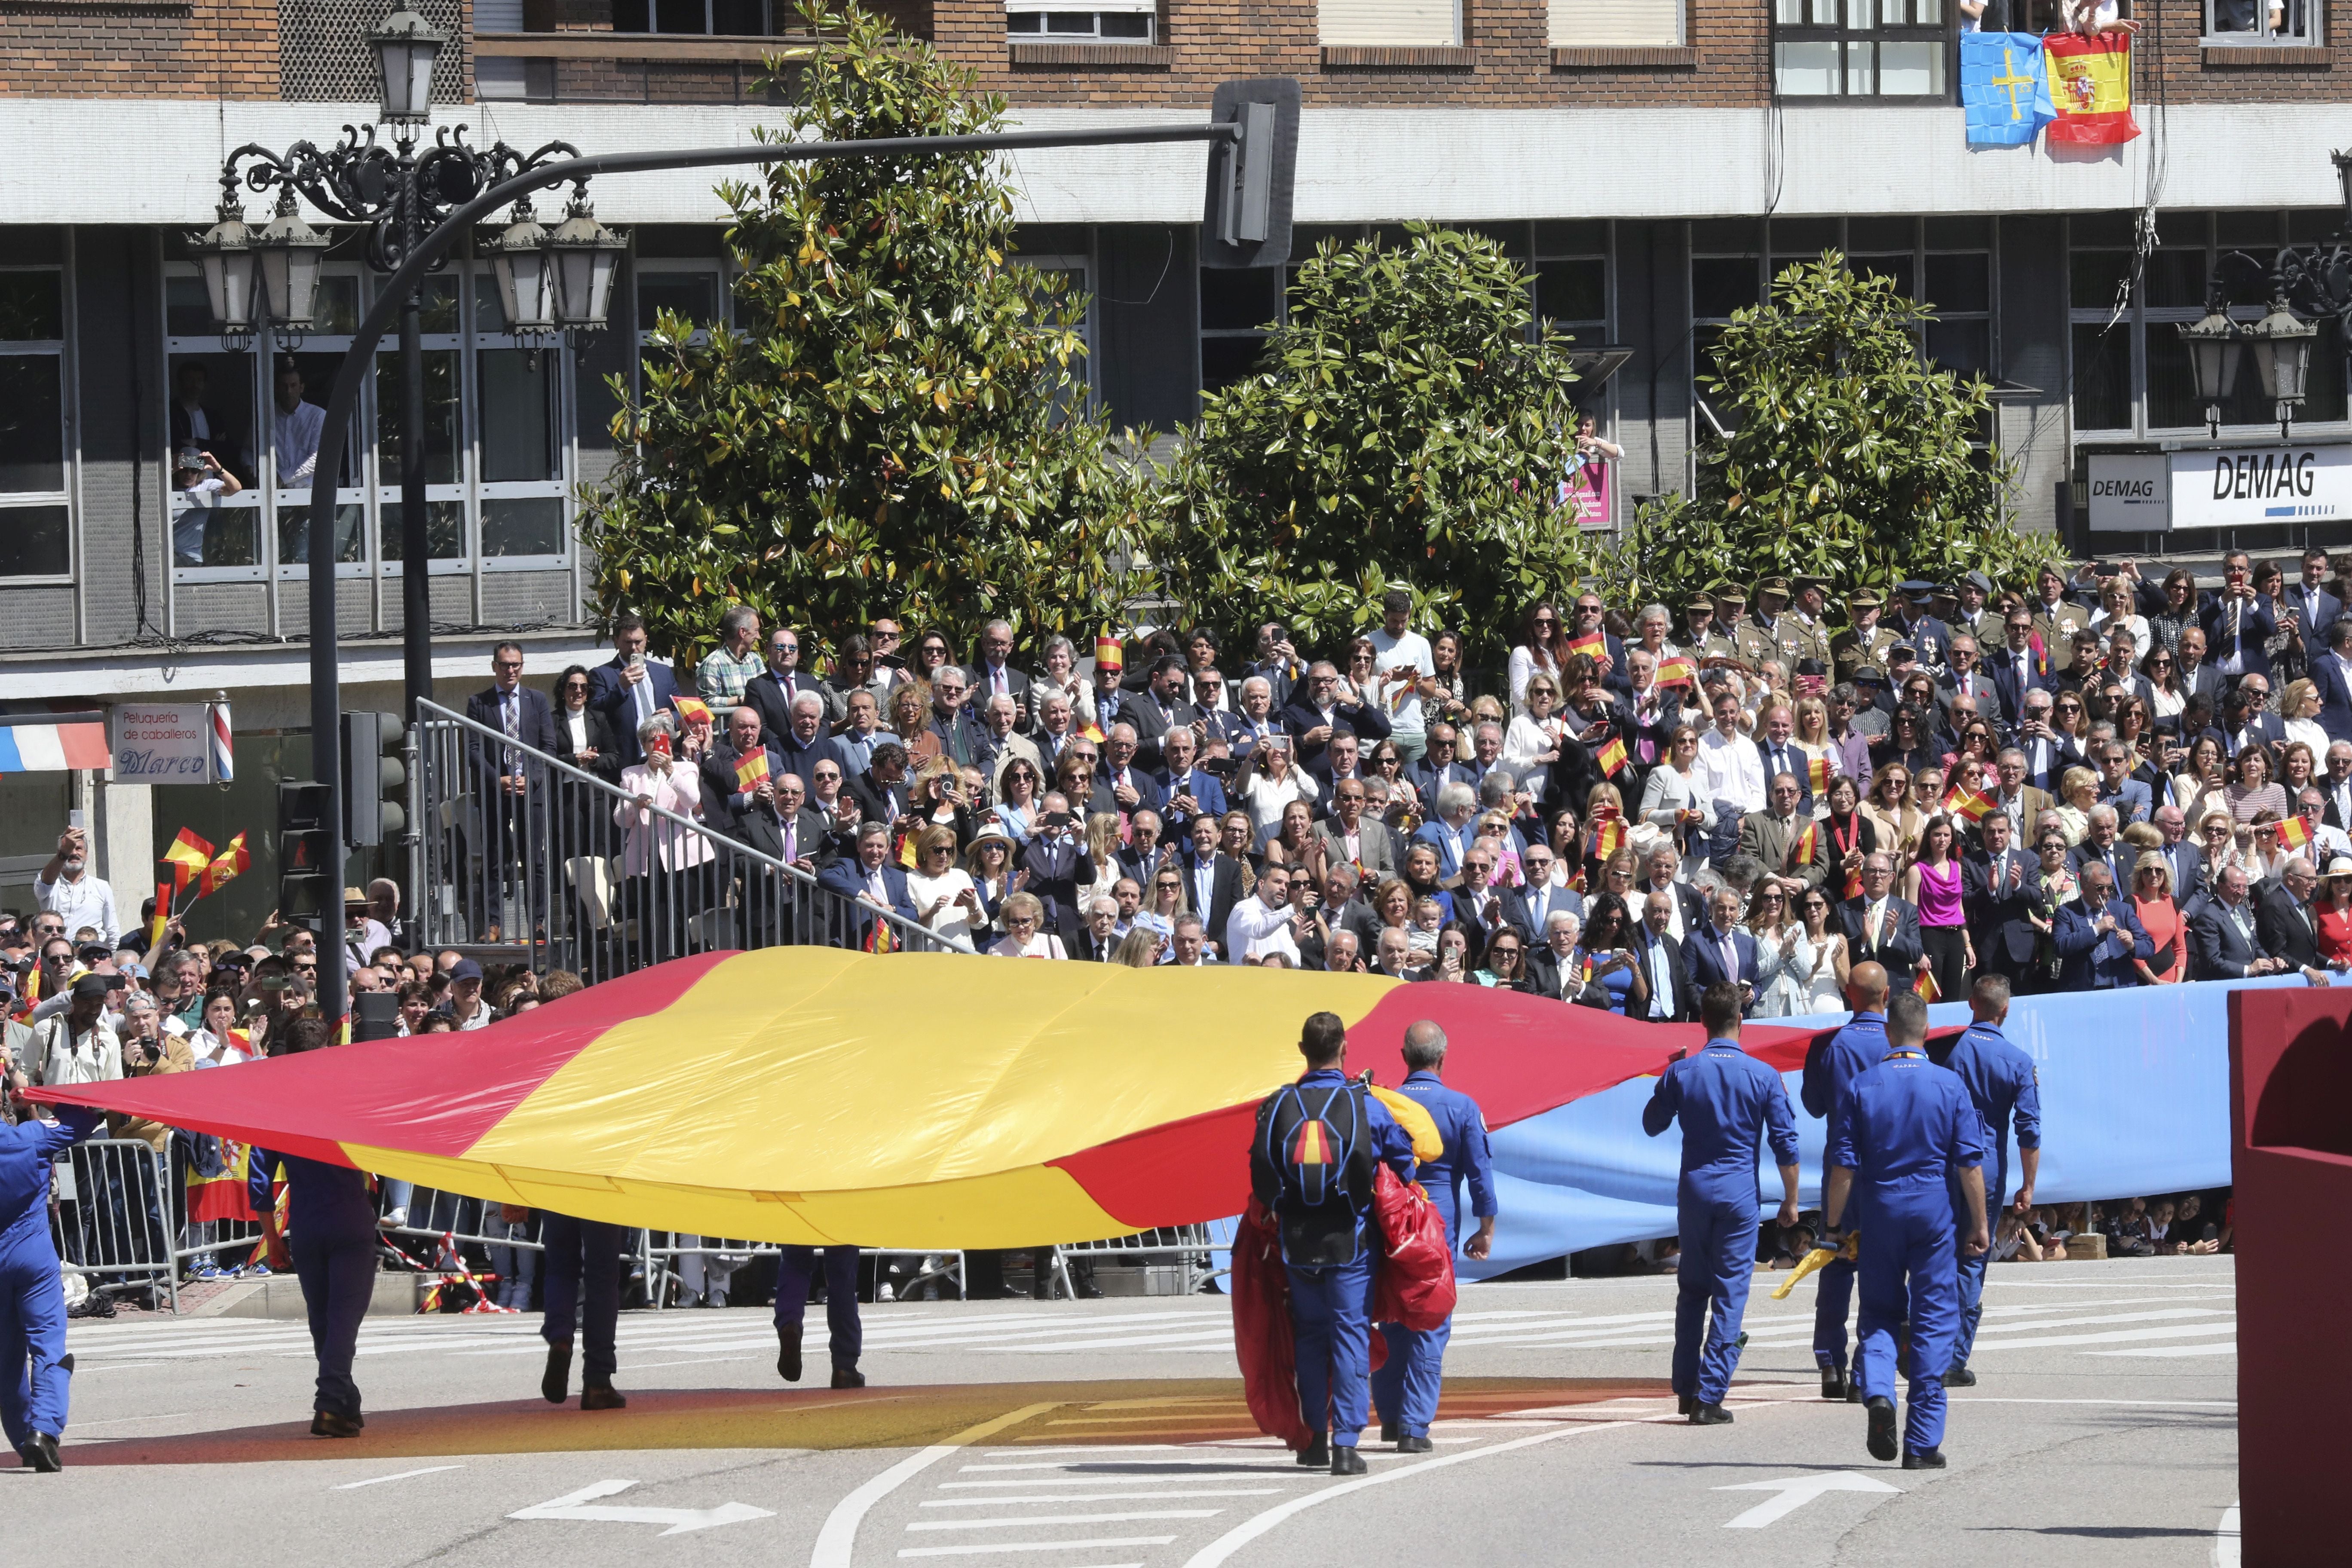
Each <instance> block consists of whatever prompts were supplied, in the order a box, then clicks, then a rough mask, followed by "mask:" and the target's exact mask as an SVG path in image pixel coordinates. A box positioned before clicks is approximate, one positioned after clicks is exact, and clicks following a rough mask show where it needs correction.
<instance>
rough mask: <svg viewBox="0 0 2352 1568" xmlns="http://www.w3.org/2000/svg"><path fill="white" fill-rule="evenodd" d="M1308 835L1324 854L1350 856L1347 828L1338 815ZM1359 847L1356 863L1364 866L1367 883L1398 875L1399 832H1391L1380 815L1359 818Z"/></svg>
mask: <svg viewBox="0 0 2352 1568" xmlns="http://www.w3.org/2000/svg"><path fill="white" fill-rule="evenodd" d="M1307 837H1308V838H1310V839H1311V840H1313V841H1315V842H1318V843H1320V844H1321V845H1322V846H1323V853H1324V854H1325V855H1326V856H1328V858H1331V859H1334V860H1345V859H1346V858H1348V840H1347V830H1346V829H1345V828H1343V827H1341V826H1339V818H1338V817H1336V816H1330V817H1326V818H1324V819H1323V820H1322V821H1320V822H1318V823H1317V824H1316V825H1315V826H1314V828H1313V829H1312V830H1311V831H1310V832H1309V833H1308V835H1307ZM1356 847H1357V863H1358V864H1360V866H1361V867H1362V868H1363V871H1364V877H1365V879H1366V881H1367V882H1368V883H1370V882H1376V881H1380V880H1383V879H1387V878H1390V877H1393V876H1395V875H1396V873H1397V863H1398V860H1399V858H1400V857H1399V856H1398V854H1397V842H1396V835H1395V834H1393V833H1391V832H1390V831H1389V830H1388V825H1387V824H1385V823H1383V822H1381V820H1380V819H1379V818H1378V817H1375V816H1359V817H1358V818H1356Z"/></svg>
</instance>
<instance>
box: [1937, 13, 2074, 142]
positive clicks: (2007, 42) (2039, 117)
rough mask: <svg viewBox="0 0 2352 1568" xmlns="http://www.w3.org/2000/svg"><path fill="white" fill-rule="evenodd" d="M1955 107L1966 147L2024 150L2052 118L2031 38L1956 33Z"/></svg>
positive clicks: (2046, 78)
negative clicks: (1961, 116)
mask: <svg viewBox="0 0 2352 1568" xmlns="http://www.w3.org/2000/svg"><path fill="white" fill-rule="evenodd" d="M1960 104H1961V107H1962V108H1964V109H1965V110H1967V111H1968V127H1969V146H1971V147H2026V146H2031V145H2032V142H2033V139H2034V138H2035V137H2036V136H2038V135H2040V134H2041V133H2042V127H2043V126H2044V125H2047V124H2048V123H2049V122H2050V121H2053V120H2054V119H2056V118H2057V116H2058V110H2057V106H2056V105H2055V104H2053V103H2052V102H2051V100H2050V70H2049V65H2048V62H2047V61H2045V60H2044V59H2043V58H2042V39H2041V38H2040V37H2038V36H2037V35H2035V34H2032V33H1962V34H1961V35H1960Z"/></svg>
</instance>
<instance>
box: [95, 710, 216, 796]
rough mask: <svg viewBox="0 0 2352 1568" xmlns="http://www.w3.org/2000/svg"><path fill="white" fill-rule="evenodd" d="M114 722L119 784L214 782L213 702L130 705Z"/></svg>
mask: <svg viewBox="0 0 2352 1568" xmlns="http://www.w3.org/2000/svg"><path fill="white" fill-rule="evenodd" d="M113 720H114V722H113V726H112V729H113V733H112V735H111V736H110V739H111V741H112V742H113V744H114V782H115V783H117V784H209V783H211V782H212V776H213V775H212V773H211V761H210V759H211V750H210V744H211V735H210V731H211V726H212V704H210V703H209V702H124V703H120V704H118V705H117V706H116V707H115V709H114V712H113Z"/></svg>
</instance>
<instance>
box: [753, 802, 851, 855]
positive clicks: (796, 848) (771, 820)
mask: <svg viewBox="0 0 2352 1568" xmlns="http://www.w3.org/2000/svg"><path fill="white" fill-rule="evenodd" d="M735 824H736V829H737V831H736V837H737V839H738V840H739V841H740V842H741V843H744V844H748V845H750V846H751V847H752V848H754V849H757V850H758V851H759V852H760V853H761V854H762V855H769V856H772V857H774V858H776V859H779V860H806V861H808V862H809V863H810V864H811V865H813V866H814V867H815V868H817V869H818V870H819V871H823V870H824V868H826V867H828V866H831V865H832V864H834V862H835V861H836V860H839V859H841V858H843V854H844V850H843V848H842V847H841V845H840V844H839V843H838V842H837V841H836V840H835V837H834V834H833V824H831V823H829V822H827V821H826V820H825V818H824V813H823V812H819V811H812V810H810V809H809V808H808V807H807V806H803V807H801V808H800V810H799V811H797V812H795V813H794V814H793V841H792V843H791V844H790V845H789V846H787V845H786V844H785V842H784V822H783V818H782V816H781V815H779V814H778V813H777V811H776V809H775V808H774V807H773V806H769V805H761V804H759V803H758V802H756V801H755V802H753V803H752V804H751V805H750V806H748V807H746V808H745V809H744V810H742V811H740V812H738V813H736V814H735ZM787 847H789V848H790V849H791V850H792V853H791V854H790V855H787V854H785V853H784V851H785V849H786V848H787ZM856 852H857V851H856V843H855V841H853V842H852V843H851V844H850V846H849V847H848V849H847V851H846V853H847V854H848V855H849V857H850V858H852V859H853V860H854V859H855V858H856Z"/></svg>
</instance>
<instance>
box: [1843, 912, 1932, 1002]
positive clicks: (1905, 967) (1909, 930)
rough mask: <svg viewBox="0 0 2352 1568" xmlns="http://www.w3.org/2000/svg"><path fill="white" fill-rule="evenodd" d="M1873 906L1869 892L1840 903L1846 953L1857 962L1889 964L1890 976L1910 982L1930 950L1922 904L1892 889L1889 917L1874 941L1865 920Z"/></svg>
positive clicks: (1906, 982) (1893, 978)
mask: <svg viewBox="0 0 2352 1568" xmlns="http://www.w3.org/2000/svg"><path fill="white" fill-rule="evenodd" d="M1869 907H1870V900H1869V898H1868V896H1867V895H1864V897H1861V898H1853V899H1848V900H1845V902H1843V903H1842V904H1840V905H1839V906H1838V924H1839V927H1840V929H1842V930H1843V931H1844V932H1845V946H1846V957H1847V959H1848V961H1849V962H1851V963H1882V964H1885V966H1886V973H1887V977H1888V978H1889V979H1890V980H1892V981H1894V982H1895V984H1897V985H1903V984H1908V983H1909V976H1910V974H1911V972H1912V971H1913V970H1915V969H1916V968H1918V967H1919V960H1920V959H1921V958H1923V957H1925V956H1926V955H1927V949H1926V948H1925V947H1923V946H1921V945H1920V942H1919V907H1918V906H1917V905H1916V904H1913V903H1910V902H1908V901H1907V900H1903V899H1899V898H1896V897H1895V895H1894V894H1892V893H1889V894H1888V895H1887V896H1886V919H1885V924H1884V926H1883V928H1882V929H1881V930H1880V931H1879V933H1878V941H1877V942H1876V943H1875V944H1873V943H1872V942H1870V940H1869V937H1868V934H1867V930H1866V921H1865V920H1864V916H1865V915H1866V914H1867V913H1868V911H1869Z"/></svg>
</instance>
